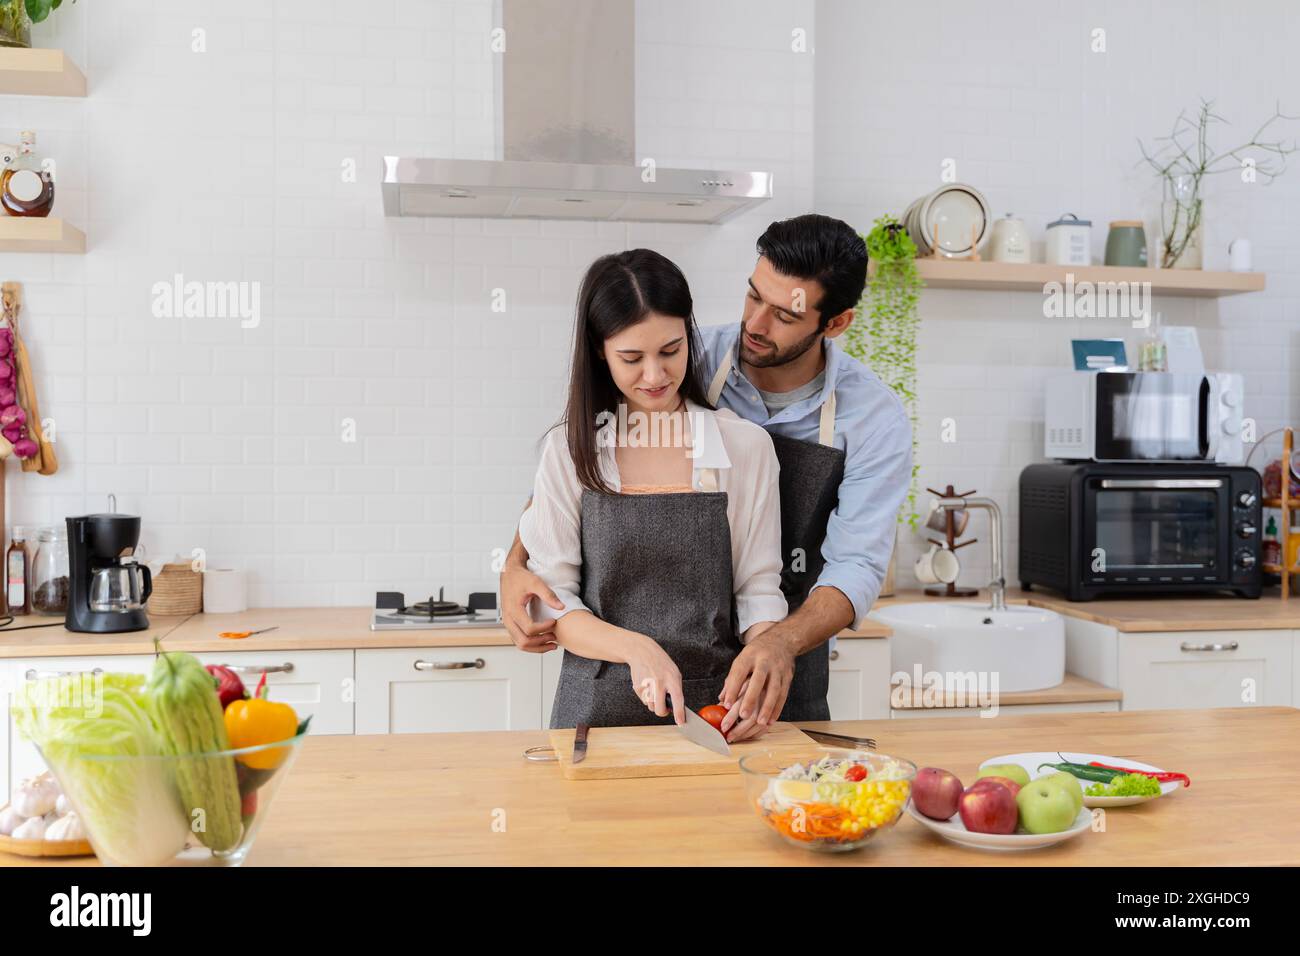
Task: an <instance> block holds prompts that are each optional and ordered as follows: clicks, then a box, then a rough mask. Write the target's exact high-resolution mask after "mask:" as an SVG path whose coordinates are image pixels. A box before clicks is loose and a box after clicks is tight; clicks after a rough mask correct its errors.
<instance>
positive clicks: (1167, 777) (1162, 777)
mask: <svg viewBox="0 0 1300 956" xmlns="http://www.w3.org/2000/svg"><path fill="white" fill-rule="evenodd" d="M1088 766H1090V767H1104V768H1105V769H1107V770H1119V771H1122V772H1124V773H1139V774H1141V775H1142V776H1144V777H1155V778H1156V782H1157V783H1168V782H1169V781H1171V780H1178V781H1181V782H1182V784H1183V786H1184V787H1190V786H1191V785H1192V779H1191V777H1189V776H1187V774H1185V773H1171V772H1169V771H1165V770H1162V771H1161V772H1159V773H1156V772H1155V771H1153V770H1134V769H1133V768H1131V767H1112V766H1111V765H1110V764H1108V763H1098V762H1097V761H1096V760H1093V761H1091V762H1090V763H1089V764H1088Z"/></svg>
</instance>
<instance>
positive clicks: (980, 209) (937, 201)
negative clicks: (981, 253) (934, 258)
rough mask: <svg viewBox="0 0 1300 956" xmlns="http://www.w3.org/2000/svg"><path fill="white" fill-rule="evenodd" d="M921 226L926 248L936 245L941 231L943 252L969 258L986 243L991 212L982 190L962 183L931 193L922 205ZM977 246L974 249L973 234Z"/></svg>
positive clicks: (940, 241)
mask: <svg viewBox="0 0 1300 956" xmlns="http://www.w3.org/2000/svg"><path fill="white" fill-rule="evenodd" d="M917 218H918V220H919V224H920V226H921V228H922V231H923V232H924V233H925V236H926V245H928V246H933V245H934V236H935V229H936V228H937V229H938V230H939V233H938V234H939V247H940V250H941V251H942V252H943V253H944V254H945V255H949V256H968V255H970V254H971V253H972V252H974V250H975V249H976V248H978V247H979V245H980V243H982V242H983V241H984V237H985V233H986V231H987V230H988V224H989V208H988V203H987V202H986V201H985V199H984V197H983V195H981V194H980V192H979V190H977V189H975V188H974V187H972V186H967V185H964V184H963V183H953V184H952V185H950V186H942V187H940V188H939V189H936V190H935V191H934V192H932V193H931V194H930V195H929V196H928V197H927V198H926V200H925V202H924V203H922V205H921V208H920V211H919V214H918V217H917ZM972 229H973V230H974V233H975V245H974V247H972V246H971V231H972Z"/></svg>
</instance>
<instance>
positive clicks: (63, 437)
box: [0, 0, 813, 606]
mask: <svg viewBox="0 0 1300 956" xmlns="http://www.w3.org/2000/svg"><path fill="white" fill-rule="evenodd" d="M493 22H494V8H493V4H492V2H491V0H455V2H431V0H366V2H365V3H362V4H357V3H323V2H320V0H275V2H274V3H270V4H238V5H234V6H232V5H231V4H223V3H217V2H215V0H182V2H178V0H133V2H127V0H113V2H112V3H105V2H94V3H89V2H83V3H79V4H76V5H69V4H64V6H63V8H62V9H60V10H59V11H57V12H56V13H55V14H54V16H52V17H51V19H50V20H49V21H47V22H46V23H45V24H42V25H40V26H38V27H37V28H36V30H35V38H36V41H37V43H38V45H43V46H62V47H63V48H65V49H67V50H68V52H69V53H70V54H71V55H72V56H73V57H74V59H76V61H77V62H78V63H79V64H80V65H81V66H82V68H83V69H84V71H85V72H86V74H87V77H88V79H89V83H90V96H89V97H88V98H87V99H85V100H69V101H59V100H51V99H47V98H23V97H5V98H4V99H3V102H0V141H12V140H10V137H16V135H17V132H18V131H19V130H21V129H25V128H29V127H30V128H33V129H35V130H36V131H37V133H38V136H39V145H40V147H41V148H42V150H43V151H44V152H45V153H46V154H47V155H50V156H53V157H54V158H55V159H56V160H57V162H58V195H57V200H56V210H55V214H56V215H58V216H61V217H63V218H66V219H68V220H69V221H71V222H72V223H74V224H76V225H77V226H79V227H80V228H82V229H83V230H84V231H85V232H86V234H87V237H88V242H89V251H88V252H87V254H86V255H85V256H20V255H14V254H0V275H2V276H3V278H5V279H18V280H21V281H22V282H24V283H25V285H26V297H27V309H26V312H25V321H24V330H25V338H26V340H27V343H28V347H29V350H30V352H31V355H32V361H33V364H34V366H35V371H36V376H37V382H38V391H39V394H40V399H41V406H42V411H43V413H44V414H45V415H46V416H47V417H50V418H53V419H54V420H55V423H56V425H57V448H58V453H59V457H60V461H61V465H62V467H61V469H60V471H59V473H58V474H57V475H55V476H53V477H38V476H35V475H32V474H25V473H20V472H18V471H17V469H16V467H15V466H14V465H13V464H11V465H10V466H9V471H8V491H9V520H10V522H11V523H18V524H28V525H34V524H47V523H57V522H61V520H62V518H63V517H64V516H65V515H67V514H79V513H83V512H85V511H87V510H101V509H102V508H103V502H104V496H105V495H106V494H108V493H109V492H114V493H116V494H117V497H118V505H119V509H120V510H123V511H129V512H133V513H137V514H140V515H142V516H143V518H144V527H145V543H146V546H147V547H148V549H149V551H150V552H151V553H152V554H154V555H163V554H174V553H183V554H186V555H188V554H189V553H190V551H191V549H192V548H195V547H201V548H204V549H206V550H207V553H208V559H209V562H210V564H212V565H213V566H223V565H232V564H233V565H237V566H243V567H248V568H251V569H253V571H254V572H255V584H254V590H253V594H252V595H251V598H252V601H253V603H254V604H259V605H270V604H275V605H282V606H290V605H299V604H365V603H369V602H370V601H371V600H372V599H373V593H374V591H375V590H376V589H379V588H384V589H387V588H396V589H399V590H404V591H406V592H407V595H408V597H412V596H415V595H417V594H425V593H427V592H428V590H429V589H430V588H432V587H436V586H437V585H439V584H445V585H447V586H448V588H449V596H456V597H463V596H464V594H465V593H466V592H468V591H469V590H471V589H477V588H487V587H492V586H493V585H494V581H495V575H494V574H493V572H492V570H491V561H492V549H493V548H496V547H503V546H505V545H507V544H508V543H509V539H510V536H511V534H512V532H513V528H514V524H515V518H516V517H517V514H518V511H519V508H520V507H521V505H522V503H523V500H524V498H525V496H526V493H527V491H528V489H529V488H530V487H531V481H532V471H533V463H534V461H535V450H536V442H537V440H538V439H539V438H540V436H541V434H542V431H543V430H544V429H545V427H547V426H548V425H549V424H551V423H552V422H553V421H554V420H555V418H556V417H557V415H558V413H559V411H560V407H561V395H562V386H563V382H564V378H565V374H566V368H565V364H566V362H567V356H568V350H569V336H570V327H571V321H572V307H573V300H574V297H575V293H576V288H577V283H578V279H579V277H580V276H581V273H582V271H583V269H584V268H585V266H586V265H587V264H588V263H589V262H590V261H591V260H592V259H593V258H595V257H596V256H598V255H601V254H603V253H605V252H609V251H614V250H617V249H621V248H625V247H630V246H637V245H649V246H653V247H655V248H657V249H659V250H661V251H662V252H664V253H665V254H667V255H669V256H671V257H672V258H673V259H675V260H676V261H677V262H678V263H679V264H680V265H681V266H682V267H683V269H684V270H685V271H686V273H687V275H688V276H689V277H690V279H691V282H692V286H693V288H694V290H695V293H696V298H697V308H698V312H697V314H698V316H699V318H700V320H701V322H706V323H710V322H718V321H734V320H737V319H738V318H739V313H740V307H741V296H742V294H743V288H744V278H745V276H747V275H748V271H749V269H750V268H751V267H752V263H753V242H754V239H755V238H756V237H757V235H758V234H759V233H760V232H761V231H762V228H763V227H764V226H765V225H766V224H767V222H769V221H770V220H771V219H774V218H779V217H784V216H789V215H794V214H797V213H799V212H803V211H806V210H807V209H808V208H809V207H810V206H811V204H812V199H813V189H812V184H813V177H812V171H813V165H812V164H813V150H812V108H813V63H812V55H811V53H806V54H795V53H793V52H792V51H791V49H790V37H791V30H792V29H794V28H796V27H802V28H804V29H806V30H808V31H809V33H811V32H812V26H813V3H812V0H800V2H794V3H787V2H779V0H764V2H760V3H755V2H742V0H729V2H719V3H710V4H708V5H707V6H705V5H702V4H698V3H694V2H691V0H654V2H646V0H642V2H639V3H638V5H637V31H638V35H637V64H636V70H637V109H638V121H637V135H638V153H639V154H640V155H641V156H643V157H644V156H651V157H653V158H654V159H655V160H656V161H657V162H658V163H659V164H661V165H685V166H702V167H709V166H717V167H721V168H763V169H768V170H771V171H772V172H773V173H774V175H775V177H776V179H775V181H776V183H777V190H778V194H779V198H778V199H777V200H775V201H773V202H771V203H769V204H767V205H766V206H765V207H764V208H762V209H761V210H758V211H756V212H754V213H752V214H750V215H748V216H745V217H744V218H742V219H739V220H736V221H734V222H731V223H728V224H726V225H724V226H721V227H707V226H703V227H701V226H687V227H665V226H656V225H640V224H632V225H624V224H601V225H596V224H591V223H560V222H500V221H497V222H494V221H478V220H464V221H460V220H457V221H453V220H393V219H385V218H384V217H383V215H382V210H381V206H380V199H379V185H378V183H379V175H380V163H379V158H380V157H381V156H383V155H384V154H385V153H401V154H408V155H443V156H457V157H480V158H486V157H490V156H491V155H492V151H493V147H494V143H495V141H494V137H495V119H494V112H493V108H494V104H495V102H496V99H495V90H494V74H495V71H494V64H493V62H492V59H491V57H492V54H491V53H490V52H489V47H488V38H489V31H490V29H491V27H492V25H493ZM200 28H201V29H203V30H205V31H206V52H204V53H196V52H193V51H192V42H193V36H194V34H193V31H194V30H195V29H200ZM349 158H351V159H355V160H356V161H357V165H358V175H357V181H356V182H355V183H350V182H344V181H343V178H342V175H341V171H342V164H343V162H344V161H345V160H346V159H349ZM178 272H179V273H182V274H183V275H184V276H185V278H186V279H187V280H211V281H220V282H226V281H245V282H250V281H257V282H260V283H261V311H262V316H261V322H260V324H259V325H258V326H257V327H256V328H249V329H242V328H240V324H239V322H238V320H236V319H224V320H223V319H167V318H155V317H154V316H153V315H152V314H151V302H152V294H151V289H152V286H153V284H154V283H155V282H159V281H169V280H170V279H171V277H172V276H173V274H174V273H178ZM495 288H502V289H505V290H506V292H507V303H508V310H507V312H506V313H505V314H498V313H493V312H491V311H490V310H489V308H488V305H489V296H490V294H491V290H492V289H495ZM345 419H352V420H354V421H355V423H356V434H357V440H356V441H355V442H354V443H348V442H345V441H343V440H342V433H343V422H344V420H345Z"/></svg>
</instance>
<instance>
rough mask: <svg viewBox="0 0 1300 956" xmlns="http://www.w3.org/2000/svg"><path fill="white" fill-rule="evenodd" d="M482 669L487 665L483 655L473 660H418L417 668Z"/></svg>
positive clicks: (431, 669)
mask: <svg viewBox="0 0 1300 956" xmlns="http://www.w3.org/2000/svg"><path fill="white" fill-rule="evenodd" d="M471 667H473V668H476V669H478V670H482V669H483V668H484V667H487V661H485V660H483V658H481V657H476V658H475V659H474V660H472V661H416V662H415V669H416V670H417V671H460V670H466V669H468V668H471Z"/></svg>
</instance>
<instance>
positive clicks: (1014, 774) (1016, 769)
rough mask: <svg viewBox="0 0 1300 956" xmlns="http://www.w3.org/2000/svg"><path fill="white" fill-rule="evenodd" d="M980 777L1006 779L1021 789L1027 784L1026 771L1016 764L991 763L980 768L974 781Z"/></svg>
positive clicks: (1027, 776) (1027, 774)
mask: <svg viewBox="0 0 1300 956" xmlns="http://www.w3.org/2000/svg"><path fill="white" fill-rule="evenodd" d="M980 777H1006V778H1007V779H1008V780H1014V781H1015V782H1016V783H1018V784H1020V786H1022V787H1023V786H1024V785H1025V784H1027V783H1028V782H1029V773H1028V771H1026V770H1025V768H1024V767H1022V766H1020V764H1018V763H991V764H989V765H988V766H987V767H980V770H979V773H977V774H975V779H976V780H978V779H979V778H980Z"/></svg>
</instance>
